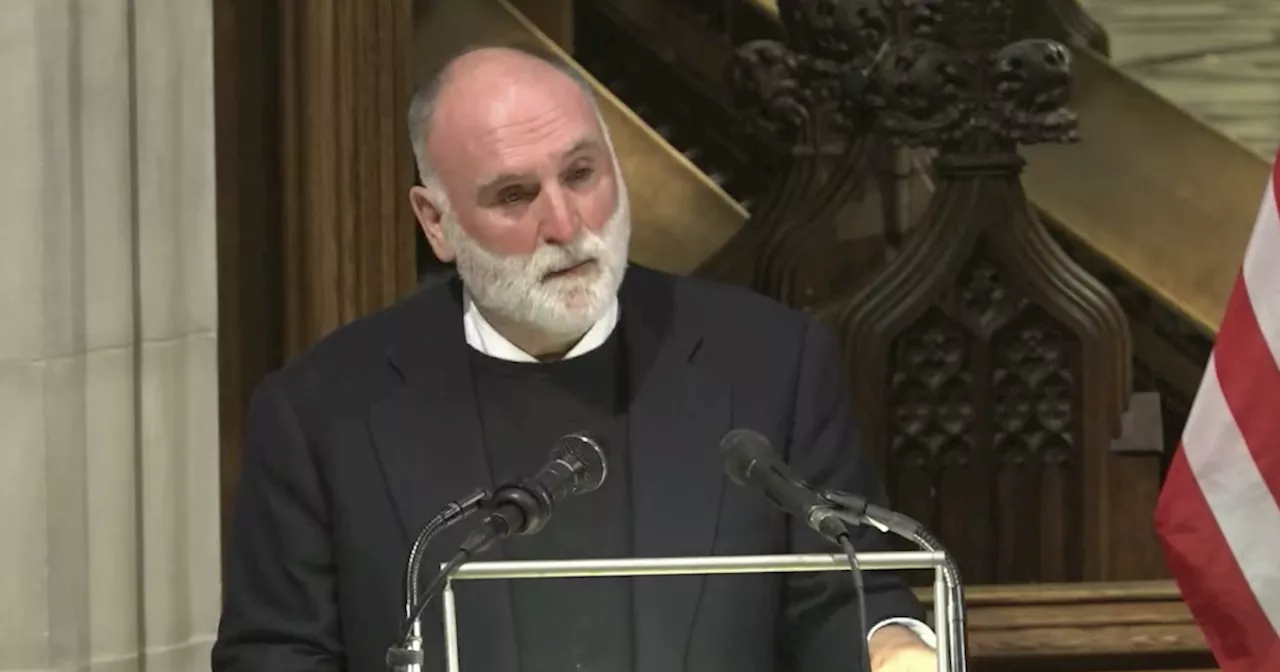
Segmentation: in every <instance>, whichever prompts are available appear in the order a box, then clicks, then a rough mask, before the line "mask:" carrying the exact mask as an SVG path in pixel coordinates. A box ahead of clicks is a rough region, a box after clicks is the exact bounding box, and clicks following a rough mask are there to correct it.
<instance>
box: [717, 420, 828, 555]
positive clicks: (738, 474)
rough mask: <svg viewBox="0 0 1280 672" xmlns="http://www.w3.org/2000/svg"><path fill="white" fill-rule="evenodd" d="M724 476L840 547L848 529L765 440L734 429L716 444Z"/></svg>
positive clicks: (749, 431)
mask: <svg viewBox="0 0 1280 672" xmlns="http://www.w3.org/2000/svg"><path fill="white" fill-rule="evenodd" d="M720 457H721V459H722V460H723V462H724V472H725V475H727V476H728V477H729V480H731V481H733V482H734V483H736V484H738V485H743V486H747V487H751V488H755V489H756V490H759V491H760V492H761V493H763V494H764V496H765V497H768V498H769V500H770V501H772V502H773V503H774V505H775V506H777V507H778V508H780V509H782V510H783V511H786V512H787V513H789V514H791V515H792V516H795V517H796V518H799V519H800V520H803V521H804V522H805V523H807V524H808V525H809V527H811V528H813V529H814V530H815V531H816V532H817V533H818V534H821V535H822V536H823V537H825V538H826V539H827V540H828V541H830V542H831V543H833V544H836V545H841V539H842V538H847V537H848V535H849V531H848V529H847V528H846V527H845V524H844V522H843V521H841V519H840V516H839V514H838V513H837V511H836V510H835V508H834V507H833V506H832V505H831V502H828V501H826V500H824V499H822V498H821V497H819V496H818V495H817V494H816V493H814V491H813V490H812V489H810V488H809V486H808V485H806V484H805V482H804V481H802V480H800V479H799V478H797V477H796V476H795V475H794V474H792V473H791V469H790V468H788V467H787V465H786V464H785V463H784V462H783V461H782V460H781V459H780V458H779V457H778V454H777V453H776V452H774V450H773V447H772V446H771V445H769V439H767V438H765V437H764V435H762V434H760V433H759V432H756V431H753V430H750V429H734V430H731V431H730V432H729V433H728V434H725V435H724V438H722V439H721V440H720Z"/></svg>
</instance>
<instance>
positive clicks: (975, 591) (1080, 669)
mask: <svg viewBox="0 0 1280 672" xmlns="http://www.w3.org/2000/svg"><path fill="white" fill-rule="evenodd" d="M919 597H920V599H921V600H922V601H924V602H925V603H926V604H928V603H930V602H931V601H932V595H931V592H930V590H920V591H919ZM966 603H967V606H968V626H969V628H968V630H969V640H968V646H969V650H968V652H969V658H970V663H969V669H970V670H973V671H974V672H1005V671H1006V670H1019V671H1022V670H1037V671H1044V670H1050V671H1051V670H1059V671H1062V672H1068V671H1070V672H1099V671H1105V670H1161V669H1163V670H1169V671H1172V670H1216V669H1217V667H1216V665H1215V664H1214V662H1213V658H1212V656H1210V654H1209V652H1208V648H1207V647H1206V645H1205V641H1204V638H1203V636H1201V634H1200V631H1199V629H1198V628H1197V627H1196V624H1195V621H1194V620H1193V619H1192V618H1191V613H1190V612H1189V611H1188V610H1187V607H1186V605H1185V604H1183V603H1182V600H1181V598H1180V597H1179V594H1178V590H1177V588H1176V587H1175V586H1174V585H1173V584H1172V582H1168V581H1134V582H1114V583H1083V584H1080V583H1076V584H1040V585H1023V586H971V587H969V589H968V590H967V591H966Z"/></svg>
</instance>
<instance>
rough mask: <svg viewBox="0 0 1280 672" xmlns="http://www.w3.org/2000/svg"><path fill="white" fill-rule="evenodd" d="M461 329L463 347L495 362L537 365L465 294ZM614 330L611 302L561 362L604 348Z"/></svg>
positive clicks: (615, 319)
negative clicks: (463, 337)
mask: <svg viewBox="0 0 1280 672" xmlns="http://www.w3.org/2000/svg"><path fill="white" fill-rule="evenodd" d="M462 301H463V309H462V328H463V331H464V332H465V333H466V336H467V345H470V346H471V347H472V348H475V349H476V350H479V351H480V352H482V353H484V354H486V355H488V356H490V357H493V358H495V359H505V360H507V361H512V362H537V361H538V358H536V357H534V356H532V355H530V354H529V353H527V352H525V351H524V350H521V349H520V348H519V347H517V346H516V345H515V344H514V343H512V342H511V341H508V340H507V339H506V337H505V336H503V335H502V334H500V333H498V330H497V329H495V328H494V327H493V325H491V324H489V321H488V320H486V319H484V315H481V314H480V310H479V309H478V308H476V304H475V302H473V301H472V300H471V297H470V296H469V295H467V294H465V293H464V294H463V297H462ZM617 326H618V300H617V299H616V298H615V299H614V300H613V301H612V302H611V303H610V304H609V309H608V310H606V311H605V314H604V315H603V316H601V317H600V319H599V320H597V321H596V323H595V324H593V325H591V328H590V329H588V330H587V333H586V334H584V335H583V336H582V338H581V339H579V340H578V342H577V344H575V345H574V346H573V348H571V349H570V350H569V352H568V353H566V354H565V356H564V357H563V358H562V359H573V358H574V357H580V356H582V355H585V354H587V353H588V352H591V351H592V350H595V349H596V348H598V347H600V346H601V345H604V342H605V341H607V340H609V336H611V335H612V334H613V330H614V328H616V327H617Z"/></svg>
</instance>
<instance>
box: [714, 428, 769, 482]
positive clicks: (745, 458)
mask: <svg viewBox="0 0 1280 672" xmlns="http://www.w3.org/2000/svg"><path fill="white" fill-rule="evenodd" d="M720 459H721V461H722V462H723V463H724V473H725V475H727V476H728V477H729V480H731V481H733V482H734V483H736V484H738V485H743V484H745V483H746V481H747V480H748V477H749V476H750V475H751V470H752V469H753V468H754V467H755V466H756V465H757V464H761V463H763V464H769V463H770V462H772V461H773V460H774V459H776V453H774V451H773V446H772V445H771V444H770V443H769V439H767V438H765V436H764V435H763V434H761V433H760V432H757V431H755V430H753V429H734V430H730V431H729V433H727V434H725V435H724V438H722V439H720Z"/></svg>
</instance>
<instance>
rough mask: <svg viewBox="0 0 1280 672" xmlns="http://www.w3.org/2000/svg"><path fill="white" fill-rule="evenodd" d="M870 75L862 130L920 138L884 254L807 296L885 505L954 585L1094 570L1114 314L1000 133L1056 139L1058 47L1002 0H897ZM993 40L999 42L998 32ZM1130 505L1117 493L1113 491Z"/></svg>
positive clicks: (1122, 396) (1110, 401) (1109, 501)
mask: <svg viewBox="0 0 1280 672" xmlns="http://www.w3.org/2000/svg"><path fill="white" fill-rule="evenodd" d="M899 1H900V2H901V3H902V4H901V6H902V7H903V9H904V11H907V12H909V13H910V14H911V15H912V17H913V18H914V20H915V30H914V31H913V34H912V35H911V36H910V37H908V38H906V39H901V40H895V41H894V42H893V44H892V45H891V46H890V48H889V50H888V52H887V54H886V55H885V57H884V58H882V59H881V60H880V61H879V63H878V65H877V69H876V71H875V72H874V75H873V77H872V79H871V85H870V88H869V95H870V98H871V103H872V105H873V106H874V108H875V110H876V113H875V117H874V118H875V120H876V123H877V128H878V130H879V131H880V132H882V133H884V134H886V135H887V136H889V137H891V138H893V139H895V140H896V141H897V142H900V143H902V144H904V145H907V146H923V147H928V148H933V149H936V150H937V151H938V157H937V159H936V160H935V163H934V166H935V171H936V175H937V180H938V184H937V190H936V192H935V193H934V196H933V199H932V201H931V202H930V204H929V208H928V210H927V211H926V213H925V214H924V216H923V218H922V219H921V221H920V222H919V223H918V224H917V225H916V230H915V231H914V232H913V234H912V236H911V237H910V238H909V239H908V240H907V242H906V245H905V247H904V248H903V250H902V252H901V254H900V255H899V256H897V257H896V258H895V259H894V260H893V261H892V262H891V263H889V264H888V265H887V266H885V267H884V268H883V269H881V270H880V271H879V272H878V273H877V275H876V277H875V278H874V279H873V280H872V281H871V282H870V283H869V284H868V285H866V286H865V287H863V288H862V289H860V290H859V291H857V292H856V293H854V294H852V295H850V296H848V297H847V298H845V299H843V300H840V301H837V302H834V303H833V304H831V305H829V306H827V307H826V308H825V310H824V311H823V313H824V315H825V316H826V317H828V319H830V320H831V321H832V322H833V323H834V324H835V325H836V327H837V329H838V332H839V334H840V335H841V337H842V339H843V349H844V353H845V355H846V358H847V360H846V361H847V362H848V365H849V367H850V374H851V375H850V379H851V382H852V384H853V387H854V391H855V404H856V411H857V412H858V413H859V414H860V416H861V417H862V419H863V420H864V425H863V429H864V434H863V436H864V439H865V441H866V442H867V443H868V445H869V446H870V448H871V449H872V450H873V451H874V452H875V453H876V454H877V457H878V459H879V462H880V464H881V465H882V468H883V469H884V470H885V472H886V482H887V484H888V486H889V490H890V495H891V497H892V498H893V500H894V502H895V504H896V505H898V506H900V507H902V508H904V509H906V510H907V511H908V512H909V513H910V514H913V515H915V516H917V517H919V519H920V520H922V521H924V522H925V524H926V525H928V526H930V527H931V528H933V529H934V530H936V531H938V532H939V533H940V535H941V536H942V537H943V539H944V541H946V542H947V543H948V544H949V545H950V546H951V547H952V550H953V551H954V552H955V553H956V554H957V556H958V558H959V560H960V563H961V567H962V569H963V570H964V571H965V572H966V573H967V576H966V579H967V582H969V583H1008V582H1023V581H1078V580H1107V579H1112V578H1119V577H1117V576H1115V572H1114V571H1113V566H1112V558H1113V557H1115V556H1116V555H1117V553H1118V552H1119V550H1120V549H1119V547H1120V546H1121V545H1126V544H1132V543H1138V542H1135V541H1133V540H1131V539H1127V538H1125V537H1124V534H1126V533H1128V532H1130V531H1129V530H1127V529H1117V528H1116V527H1115V526H1113V525H1112V524H1111V522H1110V520H1111V517H1112V513H1113V512H1112V509H1113V508H1114V507H1115V506H1117V505H1120V504H1121V503H1122V502H1124V497H1123V494H1122V486H1123V484H1122V483H1117V482H1115V481H1113V480H1112V479H1111V478H1109V476H1110V474H1109V473H1108V470H1107V461H1106V457H1107V452H1108V447H1109V444H1110V440H1111V437H1112V435H1113V434H1114V433H1115V432H1116V431H1117V429H1118V426H1119V421H1120V418H1121V415H1122V413H1123V411H1124V409H1125V404H1126V402H1127V399H1128V393H1129V388H1130V378H1131V374H1130V337H1129V333H1128V326H1127V322H1126V318H1125V315H1124V313H1123V311H1122V310H1121V308H1120V305H1119V304H1118V303H1117V301H1116V299H1115V297H1114V296H1112V295H1111V294H1110V292H1108V291H1107V290H1106V288H1105V287H1104V286H1102V284H1101V283H1099V282H1098V281H1097V280H1096V279H1094V278H1093V277H1092V276H1090V275H1089V274H1088V273H1086V272H1085V271H1083V270H1082V269H1081V268H1080V267H1079V266H1077V265H1076V264H1075V263H1073V262H1072V261H1071V260H1070V258H1069V257H1067V255H1066V253H1064V252H1063V251H1062V249H1061V248H1060V247H1058V245H1057V244H1056V243H1055V241H1054V240H1053V239H1052V238H1051V237H1050V235H1049V233H1048V232H1047V231H1046V229H1045V228H1044V226H1043V225H1042V223H1041V222H1040V221H1039V219H1038V218H1037V216H1036V214H1035V213H1034V211H1033V210H1032V209H1031V207H1030V206H1029V204H1028V203H1027V199H1026V196H1025V194H1024V193H1023V191H1022V188H1021V183H1020V180H1019V172H1020V169H1021V166H1022V165H1023V161H1022V159H1021V158H1020V157H1019V155H1018V154H1017V146H1018V145H1020V144H1034V143H1043V142H1069V141H1072V140H1074V139H1075V116H1074V114H1073V113H1072V112H1071V111H1069V110H1067V109H1066V107H1065V105H1066V103H1067V100H1068V97H1069V83H1070V73H1069V70H1070V60H1069V52H1068V51H1067V50H1066V48H1065V47H1063V46H1062V45H1061V44H1058V43H1056V42H1050V41H1046V40H1022V41H1017V42H1012V39H1013V35H1014V31H1013V27H1012V16H1011V14H1012V12H1011V5H1010V3H1009V2H1008V0H949V1H948V2H940V1H930V0H899ZM1010 42H1012V43H1010ZM1127 503H1128V504H1132V502H1127Z"/></svg>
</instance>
